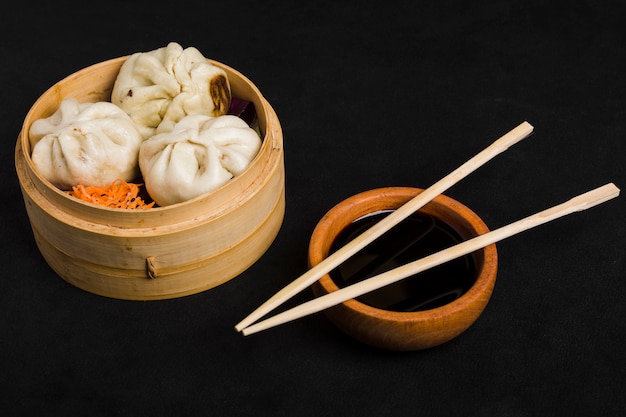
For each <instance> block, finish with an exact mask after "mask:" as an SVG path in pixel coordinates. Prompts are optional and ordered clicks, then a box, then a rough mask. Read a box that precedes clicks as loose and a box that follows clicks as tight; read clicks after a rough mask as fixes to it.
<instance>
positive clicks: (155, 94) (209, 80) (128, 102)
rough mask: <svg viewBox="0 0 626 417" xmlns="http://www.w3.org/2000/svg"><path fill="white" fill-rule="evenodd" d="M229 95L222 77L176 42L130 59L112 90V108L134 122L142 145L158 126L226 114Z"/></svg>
mask: <svg viewBox="0 0 626 417" xmlns="http://www.w3.org/2000/svg"><path fill="white" fill-rule="evenodd" d="M230 100H231V92H230V84H229V82H228V78H227V75H226V72H224V70H222V69H221V68H218V67H217V66H215V65H213V64H211V63H210V62H209V61H208V60H207V59H206V58H205V57H204V56H203V55H202V54H201V53H200V51H198V50H197V49H196V48H193V47H189V48H186V49H183V47H182V46H180V45H179V44H178V43H176V42H171V43H169V44H168V45H167V46H166V47H163V48H159V49H155V50H153V51H150V52H138V53H135V54H133V55H131V56H130V57H129V58H128V59H127V60H126V61H125V62H124V64H123V65H122V67H121V69H120V72H119V74H118V76H117V78H116V80H115V83H114V85H113V91H112V94H111V102H113V103H114V104H116V105H118V106H119V107H121V108H122V109H123V110H124V111H125V112H127V113H128V114H129V115H130V117H131V118H132V119H133V121H134V122H135V124H136V125H137V127H138V128H139V130H140V131H141V133H142V135H143V137H144V139H147V138H149V137H150V136H152V135H153V134H154V133H155V130H156V128H157V127H158V126H159V124H161V122H162V121H168V122H178V121H179V120H180V119H182V118H183V117H184V116H186V115H189V114H206V115H209V116H220V115H223V114H226V112H227V111H228V107H229V105H230Z"/></svg>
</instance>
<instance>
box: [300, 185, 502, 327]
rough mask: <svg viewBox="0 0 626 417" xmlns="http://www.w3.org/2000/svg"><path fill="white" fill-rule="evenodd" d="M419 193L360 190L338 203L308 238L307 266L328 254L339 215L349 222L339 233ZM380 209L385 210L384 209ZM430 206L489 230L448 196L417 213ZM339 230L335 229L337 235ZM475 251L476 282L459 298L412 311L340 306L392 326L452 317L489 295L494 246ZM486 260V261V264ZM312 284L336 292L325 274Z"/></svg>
mask: <svg viewBox="0 0 626 417" xmlns="http://www.w3.org/2000/svg"><path fill="white" fill-rule="evenodd" d="M423 191H424V189H421V188H415V187H383V188H376V189H372V190H367V191H363V192H361V193H358V194H355V195H353V196H351V197H349V198H347V199H345V200H343V201H341V202H340V203H338V204H337V205H335V206H334V207H333V208H331V209H330V210H329V211H328V212H327V213H326V214H325V215H324V216H323V217H322V219H321V220H320V221H319V222H318V224H317V225H316V227H315V229H314V231H313V233H312V235H311V239H310V243H309V257H308V260H309V266H310V267H313V266H315V265H317V264H318V263H319V262H321V261H322V260H323V259H324V258H325V257H326V256H327V255H328V250H329V248H330V245H331V244H332V241H331V242H329V241H328V239H327V237H328V236H327V235H328V233H330V232H331V229H332V226H334V223H335V222H336V221H337V219H338V218H340V216H343V217H344V218H346V219H348V218H349V219H350V220H349V221H344V222H343V223H342V226H341V227H339V228H335V230H337V229H340V230H343V228H345V227H346V226H347V225H348V224H349V223H351V222H353V221H355V220H356V219H358V218H361V217H362V216H363V215H364V213H365V214H368V213H373V212H376V211H381V210H385V209H395V208H398V207H399V206H400V205H401V204H402V203H400V204H398V203H397V202H398V199H404V200H405V201H408V200H409V199H410V198H412V197H414V196H416V195H417V194H419V193H421V192H423ZM394 205H395V207H394ZM384 206H388V207H386V208H385V207H384ZM433 206H436V207H438V208H444V209H446V210H448V211H452V212H455V213H457V214H458V215H459V216H460V218H461V219H463V220H464V221H465V222H466V224H465V226H469V228H470V229H471V231H472V233H475V234H476V235H479V234H484V233H487V232H488V231H489V228H488V227H487V225H486V224H485V222H484V221H483V220H482V219H481V218H480V217H479V216H478V215H477V214H476V213H475V212H474V211H472V210H471V209H470V208H468V207H467V206H465V205H464V204H462V203H460V202H458V201H457V200H455V199H453V198H451V197H448V196H446V195H443V194H442V195H438V196H437V197H435V198H434V199H433V200H432V201H431V202H429V203H427V204H426V205H425V206H424V207H423V208H422V209H420V211H421V210H428V209H429V208H432V207H433ZM340 230H337V233H338V231H340ZM337 233H335V235H334V236H333V239H332V240H334V238H335V237H336V236H337ZM477 252H480V254H481V255H482V256H481V258H482V259H481V261H480V262H479V263H480V266H479V268H478V271H477V277H476V281H475V282H474V284H473V285H472V287H471V288H470V289H469V290H468V291H467V292H465V293H464V294H463V295H462V296H461V297H459V298H457V299H456V300H454V301H452V302H450V303H447V304H445V305H443V306H440V307H436V308H433V309H429V310H422V311H415V312H400V311H391V310H384V309H381V308H377V307H373V306H370V305H368V304H365V303H363V302H361V301H358V300H356V299H350V300H347V301H345V302H344V303H343V304H342V305H343V306H344V307H345V308H347V309H349V310H352V311H353V312H354V313H357V314H360V315H364V316H367V317H370V318H373V319H376V320H379V321H383V322H393V323H402V322H426V321H432V320H436V319H441V318H444V317H446V316H450V315H452V314H456V313H458V312H460V311H463V310H464V309H466V308H468V307H471V306H472V304H474V303H476V302H478V301H479V299H480V298H481V297H484V294H485V291H489V295H490V294H491V289H492V288H493V285H494V282H495V279H496V271H497V249H496V245H495V244H491V245H488V246H486V247H485V248H483V249H481V250H480V251H477ZM486 260H489V262H487V261H486ZM316 284H317V285H318V286H319V287H321V288H322V290H323V291H324V292H332V291H337V290H338V289H339V287H338V286H337V284H336V283H335V282H334V281H333V279H332V278H331V277H330V274H325V275H324V276H323V277H321V278H320V279H319V280H318V281H317V282H316Z"/></svg>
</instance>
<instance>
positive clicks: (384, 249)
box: [330, 211, 476, 312]
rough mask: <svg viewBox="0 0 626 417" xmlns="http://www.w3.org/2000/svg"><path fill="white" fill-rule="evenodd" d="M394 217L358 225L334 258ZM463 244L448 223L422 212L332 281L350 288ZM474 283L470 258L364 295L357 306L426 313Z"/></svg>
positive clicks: (340, 239) (342, 238)
mask: <svg viewBox="0 0 626 417" xmlns="http://www.w3.org/2000/svg"><path fill="white" fill-rule="evenodd" d="M389 213H390V211H379V212H376V213H373V214H371V215H368V216H365V217H362V218H360V219H358V220H356V221H354V222H353V223H352V224H350V225H349V226H348V227H347V228H346V229H344V230H343V231H342V232H341V233H340V234H339V235H338V236H337V238H336V239H335V241H334V242H333V245H332V247H331V252H334V251H336V250H337V249H339V248H341V247H342V246H344V245H345V244H346V243H348V242H350V241H351V240H352V239H354V238H356V237H357V236H359V235H360V234H361V233H363V232H364V231H365V230H367V229H368V228H370V227H371V226H373V225H374V224H375V223H377V222H378V221H380V220H381V219H382V218H383V217H385V216H387V215H388V214H389ZM463 240H464V239H463V238H462V236H461V235H460V234H459V233H458V232H457V231H455V230H454V229H453V228H452V227H450V226H449V225H448V224H446V223H444V222H443V221H441V220H439V219H437V218H435V217H431V216H428V215H425V214H422V213H419V212H418V213H414V214H412V215H411V216H409V217H408V218H407V219H405V220H403V221H402V222H400V223H398V224H397V225H396V226H395V227H393V228H392V229H391V230H389V231H387V232H386V233H385V234H383V235H382V236H380V237H379V238H378V239H376V240H374V241H373V242H372V243H370V244H369V245H367V246H366V247H365V248H363V249H361V250H360V251H359V252H357V253H356V254H355V255H354V256H352V257H351V258H349V259H348V260H346V261H345V262H344V263H343V264H342V265H340V266H338V267H337V268H335V269H334V270H333V271H331V272H330V276H331V277H332V279H333V281H335V283H336V284H337V286H338V287H340V288H342V287H346V286H349V285H351V284H354V283H355V282H358V281H361V280H363V279H366V278H369V277H372V276H374V275H377V274H380V273H382V272H385V271H387V270H389V269H392V268H396V267H398V266H401V265H404V264H407V263H409V262H412V261H415V260H417V259H421V258H423V257H425V256H427V255H430V254H432V253H435V252H438V251H440V250H442V249H446V248H448V247H450V246H453V245H455V244H457V243H459V242H461V241H463ZM475 281H476V261H475V259H474V255H473V254H468V255H465V256H463V257H460V258H457V259H455V260H452V261H448V262H446V263H443V264H441V265H438V266H436V267H434V268H431V269H428V270H426V271H423V272H420V273H418V274H415V275H413V276H410V277H408V278H405V279H403V280H400V281H398V282H396V283H393V284H390V285H388V286H386V287H383V288H380V289H378V290H375V291H372V292H370V293H367V294H365V295H362V296H360V297H358V300H359V301H361V302H362V303H365V304H368V305H370V306H372V307H376V308H381V309H384V310H389V311H401V312H410V311H423V310H428V309H432V308H436V307H440V306H442V305H445V304H447V303H450V302H452V301H454V300H456V299H457V298H459V297H460V296H461V295H463V294H464V293H465V292H467V290H468V289H469V288H470V287H471V286H472V285H473V283H474V282H475Z"/></svg>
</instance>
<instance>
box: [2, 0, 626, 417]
mask: <svg viewBox="0 0 626 417" xmlns="http://www.w3.org/2000/svg"><path fill="white" fill-rule="evenodd" d="M156 4H157V3H155V5H153V6H150V5H146V4H144V3H137V4H136V5H135V4H133V3H131V2H121V1H111V2H108V3H107V4H104V3H102V4H99V3H98V4H97V5H96V6H94V5H91V4H89V3H80V2H75V3H71V2H66V1H57V2H48V3H47V4H46V5H45V6H36V5H33V4H31V3H29V2H17V3H15V4H14V5H13V7H14V8H13V9H12V10H11V11H10V13H9V11H8V10H5V12H4V13H3V14H2V16H1V17H0V31H1V32H0V33H1V34H2V37H1V39H2V41H1V44H0V45H1V46H2V49H1V52H2V60H3V65H2V66H0V74H1V75H2V88H3V93H2V95H1V96H0V100H2V105H1V106H0V112H1V113H0V114H1V118H2V123H3V125H4V129H3V138H2V154H1V156H2V161H1V162H2V164H1V167H0V169H1V170H2V177H3V181H2V184H1V187H2V193H3V195H4V196H5V198H4V201H3V204H2V210H3V212H2V217H1V220H0V230H1V233H2V240H1V244H2V247H1V250H0V257H1V258H0V261H1V265H2V266H3V270H2V279H1V280H0V307H1V310H0V311H1V313H0V369H1V371H0V414H1V415H3V416H9V415H11V416H19V415H29V416H30V415H46V416H74V415H89V416H100V415H102V416H170V415H171V416H200V415H211V416H240V415H241V416H243V415H268V416H300V415H311V416H331V415H332V416H338V415H362V416H366V415H368V416H369V415H372V416H386V415H390V416H401V415H428V416H435V415H465V416H537V415H541V416H544V415H553V416H554V415H601V416H617V415H624V413H626V398H625V397H626V396H625V395H624V393H623V383H624V382H625V381H624V380H625V377H626V369H625V362H624V348H625V345H624V339H625V336H626V324H625V318H626V310H625V309H626V307H625V306H626V303H625V302H624V299H625V296H626V279H625V278H626V274H625V272H626V256H625V253H626V251H625V247H626V225H625V224H624V220H625V217H626V216H625V214H624V213H626V210H625V209H626V200H625V199H624V198H625V197H623V196H622V197H619V198H617V199H615V200H612V201H609V202H607V203H604V204H603V205H601V206H598V207H595V208H593V209H591V210H588V211H584V212H582V213H576V214H572V215H570V216H567V217H565V218H562V219H559V220H557V221H555V222H552V223H550V224H547V225H543V226H541V227H539V228H537V229H533V230H531V231H527V232H524V233H522V234H520V235H518V236H515V237H512V238H510V239H507V240H505V241H503V242H500V243H498V251H499V261H500V266H499V271H498V281H497V283H496V287H495V291H494V294H493V296H492V298H491V300H490V302H489V304H488V306H487V308H486V310H485V311H484V313H483V314H482V316H481V317H480V318H479V320H478V321H477V322H476V323H475V324H474V325H473V326H472V327H471V328H470V329H468V330H467V331H466V332H465V333H463V334H462V335H461V336H459V337H457V338H455V339H453V340H452V341H450V342H448V343H445V344H443V345H441V346H439V347H436V348H433V349H429V350H424V351H416V352H390V351H383V350H379V349H374V348H371V347H368V346H365V345H363V344H361V343H358V342H356V341H354V340H353V339H351V338H349V337H347V336H346V335H344V334H343V333H341V332H340V331H339V330H338V329H337V328H335V327H334V325H332V324H331V323H330V322H329V321H328V320H327V319H326V317H325V316H324V315H323V314H315V315H312V316H309V317H306V318H302V319H299V320H296V321H294V322H291V323H288V324H284V325H282V326H279V327H276V328H274V329H270V330H267V331H265V332H262V333H259V334H255V335H251V336H245V337H244V336H242V335H241V334H239V333H237V332H236V331H235V330H234V325H235V324H236V323H238V322H239V321H240V320H241V319H243V318H244V317H245V316H246V315H247V314H248V313H250V312H251V311H252V310H253V309H254V308H256V307H257V306H258V305H259V304H261V302H263V301H265V300H266V299H267V298H268V297H269V296H271V295H272V294H274V293H275V292H276V291H278V290H279V289H280V288H282V287H283V286H285V285H286V284H288V283H289V282H291V281H292V280H293V279H295V278H296V277H298V276H299V275H301V274H302V273H303V272H305V271H306V267H307V266H306V251H307V246H308V239H309V237H310V235H311V232H312V230H313V228H314V226H315V225H316V223H317V222H318V220H319V219H320V218H321V217H322V216H323V215H324V213H325V212H326V211H328V210H329V209H330V208H331V207H332V206H334V205H335V204H336V203H338V202H339V201H341V200H343V199H345V198H347V197H349V196H351V195H353V194H356V193H358V192H361V191H365V190H368V189H372V188H378V187H386V186H412V187H420V188H425V187H428V186H429V185H431V184H433V183H434V182H436V181H437V180H438V179H440V178H442V177H443V176H445V175H446V174H448V173H449V172H450V171H452V170H453V169H454V168H456V167H457V166H458V165H460V164H461V163H463V162H465V161H466V160H467V159H469V158H470V157H471V156H473V155H474V154H476V153H477V152H479V151H480V150H482V149H483V148H484V147H486V146H487V145H489V144H490V143H491V142H492V141H493V140H495V139H497V138H498V137H499V136H501V135H502V134H504V133H505V132H507V131H508V130H510V129H512V128H513V127H515V126H517V125H518V124H519V123H521V122H522V121H528V122H530V123H531V124H532V125H533V126H534V128H535V131H534V134H533V135H532V136H531V137H529V138H528V139H526V140H524V141H522V142H520V143H519V144H517V145H515V146H513V147H512V148H510V149H509V150H508V151H507V152H505V153H503V154H502V155H499V156H498V157H496V158H495V159H493V160H492V161H490V162H489V163H487V164H486V165H485V166H483V167H481V168H480V169H479V170H477V171H476V172H474V173H473V174H471V175H470V176H468V177H467V178H465V179H464V180H462V181H461V182H459V183H458V184H456V185H454V186H453V187H452V188H450V189H449V190H448V191H446V194H447V195H449V196H450V197H453V198H455V199H457V200H459V201H461V202H463V203H464V204H466V205H467V206H469V207H470V208H472V209H473V210H474V211H475V212H476V213H478V214H479V215H480V216H481V217H482V218H483V219H484V220H485V222H486V223H487V224H488V225H489V227H491V228H496V227H499V226H502V225H505V224H507V223H509V222H512V221H515V220H518V219H520V218H522V217H525V216H527V215H530V214H532V213H535V212H537V211H540V210H542V209H544V208H547V207H550V206H552V205H554V204H558V203H561V202H563V201H565V200H567V199H569V198H570V197H572V196H574V195H577V194H580V193H582V192H585V191H588V190H590V189H592V188H595V187H597V186H600V185H603V184H605V183H608V182H614V183H615V184H616V185H617V186H618V187H619V186H626V168H625V166H624V162H625V161H626V156H625V155H626V77H625V74H626V59H625V58H626V49H625V46H626V25H624V15H626V7H624V3H623V2H621V3H620V2H594V3H592V2H573V1H569V2H568V1H561V2H546V1H538V0H533V1H526V0H525V1H521V0H518V1H486V2H476V3H475V2H449V1H442V2H396V1H387V2H367V1H366V2H336V1H332V2H331V1H323V2H316V3H309V2H275V1H270V2H250V1H237V2H219V3H218V2H215V3H211V2H206V1H204V2H180V3H172V4H163V5H160V4H159V5H158V6H157V5H156ZM3 8H4V7H3ZM170 41H176V42H179V43H180V44H181V45H183V46H195V47H197V48H198V49H200V50H201V51H202V53H203V54H204V55H205V56H207V57H209V58H212V59H215V60H217V61H220V62H224V63H226V64H228V65H230V66H231V67H234V68H235V69H237V70H239V71H241V72H242V73H244V74H245V75H247V76H248V77H249V78H250V79H251V80H252V81H253V82H254V83H255V84H256V85H257V86H258V87H259V89H260V90H261V91H262V92H263V94H264V96H265V97H266V98H267V100H268V101H269V102H270V103H271V105H272V106H273V107H274V108H275V110H276V112H277V114H278V116H279V119H280V121H281V124H282V128H283V132H284V140H285V165H286V203H287V205H286V214H285V218H284V222H283V225H282V228H281V230H280V232H279V234H278V236H277V237H276V239H275V241H274V242H273V244H272V246H271V247H270V248H269V250H268V251H267V252H266V253H265V254H264V255H263V257H262V258H261V259H260V260H259V261H258V262H256V263H255V264H254V265H253V266H252V267H250V268H249V269H248V270H246V271H245V272H244V273H242V274H241V275H240V276H238V277H236V278H235V279H233V280H231V281H229V282H227V283H225V284H223V285H221V286H219V287H217V288H215V289H212V290H209V291H206V292H203V293H200V294H196V295H192V296H188V297H183V298H178V299H173V300H164V301H149V302H143V301H124V300H116V299H109V298H106V297H101V296H98V295H93V294H91V293H88V292H86V291H83V290H80V289H78V288H76V287H74V286H72V285H70V284H68V283H66V282H65V281H63V280H62V279H61V278H60V277H59V276H58V275H56V274H55V273H54V272H53V271H52V270H51V269H50V267H49V266H48V265H47V264H46V262H45V261H44V260H43V258H42V257H41V255H40V254H39V251H38V250H37V247H36V245H35V242H34V239H33V235H32V232H31V229H30V224H29V220H28V216H27V214H26V211H25V209H24V203H23V200H22V197H21V192H20V188H19V182H18V180H17V176H16V174H15V166H14V149H15V141H16V138H17V135H18V133H19V131H20V129H21V124H22V121H23V119H24V116H25V115H26V113H27V112H28V110H29V108H30V106H32V104H33V103H34V102H35V100H36V99H37V98H38V97H39V96H40V95H41V94H42V92H43V91H45V90H46V89H47V88H48V87H50V86H51V85H52V84H54V83H55V82H57V81H58V80H60V79H61V78H63V77H65V76H67V75H69V74H71V73H73V72H75V71H77V70H79V69H81V68H83V67H86V66H89V65H91V64H94V63H97V62H100V61H104V60H107V59H110V58H115V57H118V56H123V55H128V54H131V53H133V52H138V51H148V50H152V49H156V48H159V47H162V46H165V45H166V44H167V43H168V42H170ZM311 296H312V295H311V294H310V292H309V291H308V290H307V291H305V292H304V293H302V294H301V295H300V296H299V298H300V299H307V298H309V297H311Z"/></svg>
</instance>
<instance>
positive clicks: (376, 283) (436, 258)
mask: <svg viewBox="0 0 626 417" xmlns="http://www.w3.org/2000/svg"><path fill="white" fill-rule="evenodd" d="M618 195H619V188H617V187H616V186H615V185H614V184H612V183H609V184H606V185H604V186H602V187H599V188H596V189H594V190H591V191H589V192H587V193H584V194H581V195H579V196H577V197H574V198H572V199H571V200H569V201H566V202H565V203H562V204H559V205H557V206H554V207H552V208H549V209H547V210H544V211H541V212H539V213H537V214H534V215H532V216H529V217H526V218H524V219H522V220H518V221H517V222H514V223H511V224H509V225H507V226H504V227H501V228H499V229H496V230H493V231H491V232H488V233H485V234H483V235H480V236H477V237H475V238H472V239H470V240H467V241H465V242H462V243H459V244H457V245H455V246H452V247H449V248H447V249H444V250H442V251H439V252H437V253H435V254H433V255H429V256H427V257H425V258H422V259H419V260H417V261H414V262H411V263H408V264H406V265H403V266H400V267H398V268H395V269H392V270H390V271H387V272H384V273H382V274H379V275H376V276H374V277H372V278H368V279H366V280H364V281H361V282H358V283H356V284H353V285H351V286H349V287H345V288H342V289H340V290H337V291H334V292H331V293H329V294H326V295H324V296H321V297H317V298H314V299H313V300H311V301H309V302H306V303H304V304H300V305H299V306H297V307H294V308H292V309H290V310H287V311H285V312H283V313H280V314H277V315H275V316H273V317H270V318H269V319H266V320H264V321H261V322H258V323H256V324H253V325H251V326H249V327H246V328H245V329H243V334H244V335H246V336H247V335H250V334H253V333H257V332H260V331H262V330H266V329H268V328H270V327H274V326H277V325H279V324H283V323H286V322H289V321H292V320H295V319H298V318H301V317H304V316H307V315H310V314H313V313H317V312H319V311H322V310H324V309H326V308H329V307H332V306H335V305H337V304H340V303H342V302H344V301H347V300H350V299H352V298H355V297H358V296H360V295H363V294H365V293H368V292H371V291H374V290H376V289H378V288H381V287H384V286H386V285H389V284H392V283H394V282H396V281H399V280H401V279H404V278H407V277H409V276H412V275H415V274H417V273H419V272H422V271H425V270H426V269H429V268H432V267H435V266H437V265H440V264H442V263H444V262H448V261H450V260H452V259H456V258H458V257H461V256H464V255H467V254H468V253H471V252H474V251H476V250H478V249H481V248H484V247H485V246H488V245H490V244H492V243H496V242H498V241H500V240H502V239H505V238H507V237H510V236H513V235H515V234H517V233H520V232H522V231H524V230H528V229H531V228H533V227H536V226H539V225H541V224H544V223H547V222H549V221H552V220H554V219H557V218H559V217H562V216H565V215H567V214H570V213H574V212H577V211H582V210H586V209H588V208H591V207H593V206H597V205H598V204H601V203H604V202H605V201H608V200H610V199H612V198H615V197H617V196H618Z"/></svg>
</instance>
